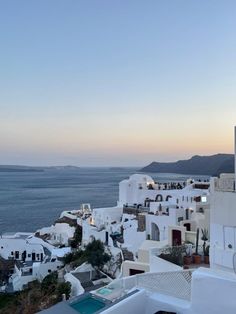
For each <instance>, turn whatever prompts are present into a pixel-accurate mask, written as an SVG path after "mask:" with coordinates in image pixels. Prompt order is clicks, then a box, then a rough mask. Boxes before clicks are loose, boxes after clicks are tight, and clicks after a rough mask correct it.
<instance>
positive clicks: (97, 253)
mask: <svg viewBox="0 0 236 314" xmlns="http://www.w3.org/2000/svg"><path fill="white" fill-rule="evenodd" d="M85 256H86V257H87V261H88V263H89V264H91V265H92V266H94V267H97V268H99V269H101V268H102V267H103V266H104V265H105V264H106V263H107V262H109V261H110V259H111V256H110V255H109V254H107V253H106V252H105V248H104V244H103V243H102V242H101V241H100V240H93V241H92V242H90V243H89V244H88V245H87V246H86V249H85Z"/></svg>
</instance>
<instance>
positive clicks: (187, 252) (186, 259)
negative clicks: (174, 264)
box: [184, 245, 192, 265]
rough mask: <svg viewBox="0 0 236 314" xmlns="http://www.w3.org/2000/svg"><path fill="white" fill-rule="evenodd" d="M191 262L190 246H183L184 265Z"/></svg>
mask: <svg viewBox="0 0 236 314" xmlns="http://www.w3.org/2000/svg"><path fill="white" fill-rule="evenodd" d="M191 263H192V255H191V247H190V245H186V246H185V255H184V265H190V264H191Z"/></svg>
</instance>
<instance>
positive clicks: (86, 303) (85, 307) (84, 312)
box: [70, 296, 106, 314]
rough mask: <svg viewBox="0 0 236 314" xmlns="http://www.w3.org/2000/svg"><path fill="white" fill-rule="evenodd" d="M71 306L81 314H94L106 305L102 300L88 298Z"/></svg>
mask: <svg viewBox="0 0 236 314" xmlns="http://www.w3.org/2000/svg"><path fill="white" fill-rule="evenodd" d="M70 306H71V307H72V308H73V309H74V310H76V311H77V312H78V313H80V314H93V313H96V312H97V311H98V310H101V309H102V308H104V307H105V306H106V303H105V302H102V300H98V299H95V298H93V297H91V296H87V297H85V298H83V299H81V300H78V301H77V302H76V303H73V304H71V305H70Z"/></svg>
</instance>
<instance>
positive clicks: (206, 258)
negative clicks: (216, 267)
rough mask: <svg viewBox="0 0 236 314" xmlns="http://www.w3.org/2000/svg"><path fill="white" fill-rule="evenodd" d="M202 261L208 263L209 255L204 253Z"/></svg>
mask: <svg viewBox="0 0 236 314" xmlns="http://www.w3.org/2000/svg"><path fill="white" fill-rule="evenodd" d="M204 263H205V264H210V262H209V255H205V256H204Z"/></svg>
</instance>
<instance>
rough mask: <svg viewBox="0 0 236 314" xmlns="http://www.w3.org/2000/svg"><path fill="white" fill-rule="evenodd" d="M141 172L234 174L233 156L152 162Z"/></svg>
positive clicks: (222, 155)
mask: <svg viewBox="0 0 236 314" xmlns="http://www.w3.org/2000/svg"><path fill="white" fill-rule="evenodd" d="M141 171H142V172H159V173H180V174H194V175H211V176H213V175H219V174H220V173H223V172H224V173H230V172H234V155H233V154H216V155H212V156H198V155H196V156H193V157H192V158H190V159H187V160H179V161H176V162H152V163H151V164H150V165H148V166H146V167H144V168H142V169H141Z"/></svg>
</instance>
